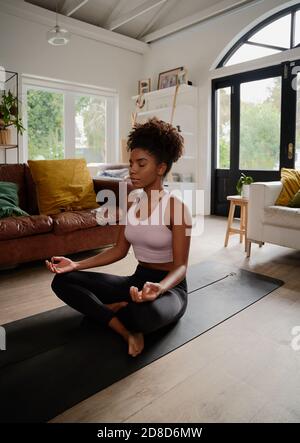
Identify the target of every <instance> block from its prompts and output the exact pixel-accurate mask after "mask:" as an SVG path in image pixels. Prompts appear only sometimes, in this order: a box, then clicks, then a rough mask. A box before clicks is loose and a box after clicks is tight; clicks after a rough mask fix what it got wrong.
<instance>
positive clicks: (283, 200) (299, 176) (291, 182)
mask: <svg viewBox="0 0 300 443" xmlns="http://www.w3.org/2000/svg"><path fill="white" fill-rule="evenodd" d="M281 182H282V184H283V188H282V190H281V192H280V194H279V196H278V198H277V200H276V202H275V205H278V206H287V205H288V203H289V202H290V201H291V200H292V198H293V197H294V195H295V194H296V193H297V192H298V191H299V189H300V170H296V169H288V168H281Z"/></svg>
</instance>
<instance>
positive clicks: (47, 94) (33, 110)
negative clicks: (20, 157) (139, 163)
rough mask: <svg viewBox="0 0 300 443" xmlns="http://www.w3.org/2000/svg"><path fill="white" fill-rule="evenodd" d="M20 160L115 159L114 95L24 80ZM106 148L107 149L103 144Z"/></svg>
mask: <svg viewBox="0 0 300 443" xmlns="http://www.w3.org/2000/svg"><path fill="white" fill-rule="evenodd" d="M23 87H24V91H25V93H24V96H25V102H26V106H25V107H24V110H23V112H24V113H25V114H26V115H25V116H24V122H25V123H27V128H28V131H25V133H24V135H25V137H24V145H23V146H24V160H25V161H27V159H31V160H51V159H62V158H85V159H86V161H87V163H103V162H113V161H116V160H118V144H117V140H118V134H117V124H116V118H117V96H116V94H115V93H108V94H106V95H105V94H99V91H97V90H96V89H95V90H91V89H90V88H84V87H78V88H75V87H74V86H72V85H66V84H64V85H62V84H59V85H58V82H53V84H51V82H50V81H49V82H48V81H44V80H36V81H35V80H34V79H31V80H25V81H24V85H23ZM108 146H109V147H110V149H107V147H108Z"/></svg>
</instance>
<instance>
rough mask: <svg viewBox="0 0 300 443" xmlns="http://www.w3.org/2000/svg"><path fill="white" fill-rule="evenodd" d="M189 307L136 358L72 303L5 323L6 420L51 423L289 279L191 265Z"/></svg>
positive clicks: (0, 411)
mask: <svg viewBox="0 0 300 443" xmlns="http://www.w3.org/2000/svg"><path fill="white" fill-rule="evenodd" d="M187 283H188V291H189V299H188V308H187V311H186V313H185V314H184V316H183V317H182V318H181V319H180V320H179V321H178V322H177V323H175V324H172V325H168V326H166V327H164V328H162V329H161V330H159V331H156V332H154V333H151V334H148V335H146V336H145V349H144V350H143V352H142V353H141V354H140V355H139V356H137V357H131V356H130V355H128V354H127V344H126V343H125V341H123V339H122V338H121V337H120V336H119V335H118V334H116V333H115V332H114V331H112V330H111V329H109V328H102V327H99V326H98V325H97V324H95V323H94V322H92V321H90V320H88V319H87V318H86V317H84V316H83V315H81V314H79V313H78V312H76V311H74V310H73V309H72V308H70V307H68V306H64V307H61V308H57V309H53V310H51V311H47V312H44V313H42V314H38V315H33V316H31V317H27V318H24V319H22V320H18V321H14V322H12V323H7V324H5V325H3V326H4V328H5V331H6V351H1V352H0V399H1V400H0V422H46V421H48V420H50V419H51V418H53V417H55V416H56V415H58V414H60V413H62V412H63V411H65V410H66V409H69V408H70V407H72V406H74V405H75V404H77V403H79V402H80V401H82V400H84V399H86V398H88V397H90V396H91V395H93V394H95V393H96V392H98V391H100V390H101V389H104V388H105V387H107V386H109V385H111V384H112V383H114V382H116V381H118V380H120V379H122V378H123V377H126V376H127V375H129V374H131V373H132V372H134V371H137V370H138V369H140V368H142V367H144V366H146V365H148V364H149V363H151V362H153V361H154V360H156V359H158V358H160V357H162V356H163V355H165V354H167V353H169V352H171V351H173V350H174V349H176V348H178V347H179V346H182V345H183V344H185V343H187V342H188V341H190V340H192V339H193V338H195V337H197V336H198V335H200V334H202V333H203V332H205V331H207V330H208V329H211V328H212V327H214V326H216V325H218V324H219V323H221V322H223V321H224V320H226V319H228V318H229V317H231V316H233V315H235V314H237V313H238V312H240V311H241V310H243V309H245V308H246V307H248V306H249V305H251V304H252V303H255V302H256V301H258V300H259V299H260V298H262V297H264V296H265V295H267V294H269V293H270V292H272V291H274V289H276V288H278V287H279V286H281V285H282V284H283V282H282V281H280V280H276V279H273V278H270V277H267V276H264V275H260V274H255V273H252V272H249V271H245V270H242V269H238V268H235V267H234V266H231V265H230V266H228V265H225V264H223V263H219V262H202V263H199V264H196V265H192V266H190V267H189V269H188V272H187Z"/></svg>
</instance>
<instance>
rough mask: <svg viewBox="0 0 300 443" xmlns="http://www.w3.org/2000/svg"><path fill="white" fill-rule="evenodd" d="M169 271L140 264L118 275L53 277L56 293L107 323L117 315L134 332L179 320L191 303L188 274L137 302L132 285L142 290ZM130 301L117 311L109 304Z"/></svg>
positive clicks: (74, 272) (77, 308) (87, 273)
mask: <svg viewBox="0 0 300 443" xmlns="http://www.w3.org/2000/svg"><path fill="white" fill-rule="evenodd" d="M167 274H168V271H162V270H157V269H149V268H145V267H143V266H141V265H140V264H138V265H137V268H136V270H135V272H134V274H132V275H129V276H118V275H113V274H107V273H104V272H87V271H71V272H66V273H64V274H56V275H55V276H54V279H53V281H52V285H51V287H52V289H53V291H54V292H55V294H56V295H57V296H58V297H59V298H60V299H61V300H63V301H64V302H65V303H66V304H67V305H69V306H71V307H72V308H74V309H76V310H77V311H79V312H81V313H82V314H84V315H86V316H88V317H91V318H93V319H95V320H96V321H97V322H98V323H99V324H102V325H105V326H106V325H107V324H108V323H109V322H110V320H111V319H112V318H113V317H114V316H116V317H118V318H119V320H120V321H121V322H122V323H123V324H124V325H125V326H126V327H127V329H129V330H130V331H134V332H143V333H148V332H152V331H155V330H157V329H159V328H161V327H163V326H166V325H168V324H169V323H173V322H175V321H177V320H178V319H179V318H180V317H181V316H182V315H183V314H184V312H185V310H186V307H187V282H186V278H184V279H183V280H182V281H181V282H180V283H178V284H177V285H176V286H175V287H174V288H172V289H170V290H168V291H166V292H165V293H164V294H162V295H161V296H159V297H158V298H157V299H155V300H153V301H147V302H141V303H136V302H133V301H132V299H131V297H130V293H129V289H130V286H136V287H137V288H138V290H141V289H142V287H143V285H144V283H145V282H146V281H152V282H159V281H161V280H162V279H163V278H164V277H165V276H166V275H167ZM121 301H127V302H128V305H126V306H125V307H123V308H121V309H120V310H119V311H117V312H116V313H114V312H113V311H112V310H111V309H109V308H108V307H107V306H105V304H110V303H116V302H121Z"/></svg>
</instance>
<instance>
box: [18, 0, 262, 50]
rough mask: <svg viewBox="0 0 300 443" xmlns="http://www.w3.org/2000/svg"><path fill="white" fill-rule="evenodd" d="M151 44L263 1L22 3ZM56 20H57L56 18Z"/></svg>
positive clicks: (59, 0) (76, 0)
mask: <svg viewBox="0 0 300 443" xmlns="http://www.w3.org/2000/svg"><path fill="white" fill-rule="evenodd" d="M24 1H26V2H27V3H31V4H33V5H36V6H40V7H41V8H45V9H48V10H50V11H54V12H55V10H56V5H57V11H58V13H59V14H62V15H65V16H68V17H72V18H74V19H77V20H80V21H82V22H85V23H89V24H91V25H95V26H99V27H100V28H104V29H107V30H110V31H113V32H116V33H118V34H122V35H126V36H128V37H132V38H134V39H137V40H140V41H143V42H146V43H150V42H151V41H154V40H157V39H159V38H162V37H165V36H166V35H170V34H172V33H174V32H177V31H179V30H180V29H184V28H186V27H188V26H191V25H193V24H195V23H199V22H201V21H204V20H207V19H209V18H212V17H214V16H218V15H220V14H223V13H225V12H227V11H230V10H233V9H236V8H241V7H246V6H249V4H253V3H257V2H261V1H263V0H57V1H56V0H24ZM58 20H59V16H58Z"/></svg>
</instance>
